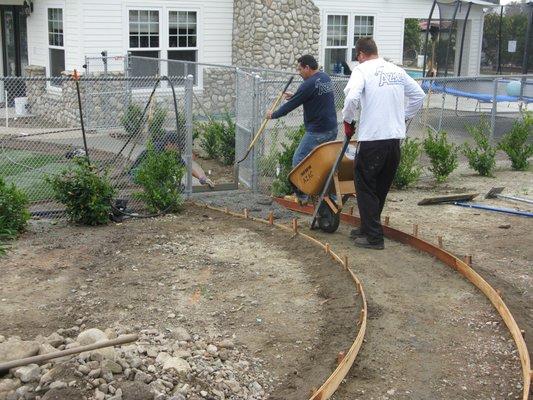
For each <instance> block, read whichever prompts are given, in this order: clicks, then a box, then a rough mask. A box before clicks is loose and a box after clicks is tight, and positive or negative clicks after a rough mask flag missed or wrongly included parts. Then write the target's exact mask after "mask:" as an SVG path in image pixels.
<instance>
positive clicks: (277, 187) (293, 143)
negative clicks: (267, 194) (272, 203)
mask: <svg viewBox="0 0 533 400" xmlns="http://www.w3.org/2000/svg"><path fill="white" fill-rule="evenodd" d="M304 134H305V127H304V126H303V125H302V126H300V128H298V129H297V130H292V131H289V133H288V134H287V137H288V139H289V141H288V142H287V143H282V144H281V147H282V150H281V151H280V152H279V153H278V157H277V158H278V166H279V173H278V176H277V178H276V179H274V181H273V182H272V194H273V195H274V196H285V195H288V194H291V193H292V188H291V184H290V182H289V173H290V172H291V171H292V157H293V156H294V152H295V151H296V149H297V148H298V145H299V144H300V141H301V140H302V137H303V136H304Z"/></svg>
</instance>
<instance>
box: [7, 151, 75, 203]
mask: <svg viewBox="0 0 533 400" xmlns="http://www.w3.org/2000/svg"><path fill="white" fill-rule="evenodd" d="M67 164H68V160H66V159H65V158H64V157H62V156H60V155H51V154H43V153H35V152H31V151H26V150H8V149H3V150H0V175H2V176H3V177H4V178H5V180H6V182H8V183H14V184H15V185H16V186H17V187H18V188H19V189H21V190H22V191H24V192H25V193H26V194H27V195H28V198H29V200H30V202H35V201H39V200H46V199H51V198H52V189H51V188H50V186H49V185H48V184H47V183H46V182H45V180H44V178H45V176H47V175H54V174H57V173H58V172H60V171H62V170H63V169H65V168H66V166H67Z"/></svg>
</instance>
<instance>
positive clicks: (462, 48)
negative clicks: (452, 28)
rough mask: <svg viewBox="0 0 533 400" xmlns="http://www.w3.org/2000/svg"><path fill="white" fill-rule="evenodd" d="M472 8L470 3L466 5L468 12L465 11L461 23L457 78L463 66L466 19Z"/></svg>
mask: <svg viewBox="0 0 533 400" xmlns="http://www.w3.org/2000/svg"><path fill="white" fill-rule="evenodd" d="M471 8H472V3H471V2H470V3H468V10H466V16H465V20H464V23H463V33H462V35H461V48H460V50H459V67H458V68H457V76H461V67H462V64H463V50H464V45H465V34H466V25H467V24H468V17H469V16H470V9H471Z"/></svg>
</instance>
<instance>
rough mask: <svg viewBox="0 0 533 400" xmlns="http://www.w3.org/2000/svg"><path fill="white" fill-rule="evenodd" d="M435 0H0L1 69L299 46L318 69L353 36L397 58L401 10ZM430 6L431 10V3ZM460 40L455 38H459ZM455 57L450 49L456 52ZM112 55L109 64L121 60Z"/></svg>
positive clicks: (419, 13) (345, 56) (470, 41)
mask: <svg viewBox="0 0 533 400" xmlns="http://www.w3.org/2000/svg"><path fill="white" fill-rule="evenodd" d="M469 2H472V3H474V4H473V6H472V7H471V10H470V13H469V21H468V23H467V29H466V38H465V39H466V40H465V48H464V56H463V66H462V70H463V75H467V74H468V75H472V74H477V73H478V72H479V64H480V53H481V38H482V33H483V7H484V5H486V4H487V3H485V2H482V1H479V0H472V1H465V2H464V3H465V4H464V5H462V6H461V7H460V8H459V9H458V13H457V19H458V20H459V24H458V32H461V31H462V23H463V22H462V20H464V17H465V13H466V10H467V9H468V7H467V3H469ZM432 4H433V0H351V1H346V0H0V17H1V18H0V30H1V32H2V35H1V40H2V54H1V59H0V76H2V75H22V74H23V73H24V67H25V66H26V65H28V64H31V65H37V66H43V67H45V68H46V71H47V75H52V76H55V75H58V74H59V73H60V72H62V71H64V70H73V69H78V70H82V66H83V65H84V64H85V57H98V56H99V55H100V53H101V51H103V50H106V51H107V52H108V54H109V55H124V54H126V53H127V52H131V53H132V54H134V55H142V56H146V57H155V58H163V59H177V60H189V61H198V62H203V63H215V64H238V65H256V66H265V67H270V68H277V69H292V68H293V66H294V60H295V59H296V57H297V56H298V55H301V54H302V53H304V52H309V53H315V54H317V53H318V55H319V60H320V63H321V64H322V65H324V66H325V67H326V69H330V67H331V65H332V63H333V62H335V61H339V60H345V61H350V59H351V57H352V51H353V48H354V43H355V41H356V40H357V38H358V37H361V36H368V35H370V36H373V37H374V38H375V39H376V41H377V43H378V46H379V48H380V52H381V55H382V56H384V57H388V58H390V59H391V60H393V61H395V62H397V63H401V62H402V55H403V30H404V23H405V19H406V18H427V17H428V15H429V13H430V9H431V6H432ZM435 16H438V11H437V12H436V13H435ZM457 47H458V46H457ZM456 59H457V57H456ZM121 63H122V61H121V60H113V59H111V64H112V65H110V66H109V67H110V68H111V69H113V68H116V69H119V68H122V64H121Z"/></svg>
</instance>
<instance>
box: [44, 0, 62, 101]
mask: <svg viewBox="0 0 533 400" xmlns="http://www.w3.org/2000/svg"><path fill="white" fill-rule="evenodd" d="M54 8H57V9H60V10H61V14H62V19H63V46H53V45H51V44H50V37H49V34H50V31H49V27H48V10H50V9H54ZM44 20H45V25H44V26H45V27H46V28H45V29H46V50H47V51H46V53H47V57H46V70H47V72H48V77H52V76H51V74H52V65H51V63H50V49H55V50H63V55H64V57H65V69H66V68H67V50H66V48H67V33H66V23H65V3H50V4H47V5H46V12H45V13H44ZM46 86H47V90H49V91H50V92H61V91H62V88H61V86H55V85H52V84H51V82H50V81H47V84H46Z"/></svg>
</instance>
